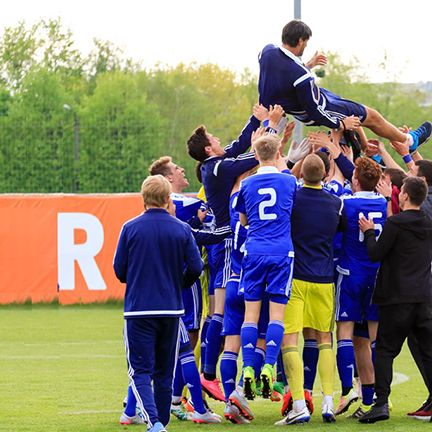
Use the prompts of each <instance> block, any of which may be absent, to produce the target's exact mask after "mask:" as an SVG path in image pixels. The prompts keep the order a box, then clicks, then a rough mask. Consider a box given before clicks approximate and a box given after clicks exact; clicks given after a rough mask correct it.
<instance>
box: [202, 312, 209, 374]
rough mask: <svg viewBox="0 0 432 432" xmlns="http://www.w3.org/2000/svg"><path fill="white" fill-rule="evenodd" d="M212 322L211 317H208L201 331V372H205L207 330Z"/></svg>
mask: <svg viewBox="0 0 432 432" xmlns="http://www.w3.org/2000/svg"><path fill="white" fill-rule="evenodd" d="M210 321H211V317H209V316H208V317H206V319H205V320H204V324H203V326H202V329H201V336H200V339H201V372H204V362H205V358H206V351H207V350H206V348H207V343H206V338H207V330H208V327H209V325H210Z"/></svg>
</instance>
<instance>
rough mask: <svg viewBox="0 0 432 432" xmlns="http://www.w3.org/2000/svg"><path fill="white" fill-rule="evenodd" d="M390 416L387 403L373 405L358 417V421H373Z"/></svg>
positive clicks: (386, 418)
mask: <svg viewBox="0 0 432 432" xmlns="http://www.w3.org/2000/svg"><path fill="white" fill-rule="evenodd" d="M389 418H390V414H389V406H388V403H386V404H384V405H382V406H376V405H373V406H372V408H371V409H370V410H369V411H368V412H367V413H366V414H365V415H363V416H362V417H360V418H359V422H360V423H375V422H377V421H381V420H388V419H389Z"/></svg>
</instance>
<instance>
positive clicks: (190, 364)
mask: <svg viewBox="0 0 432 432" xmlns="http://www.w3.org/2000/svg"><path fill="white" fill-rule="evenodd" d="M180 363H181V369H182V372H183V378H184V381H185V383H186V387H187V388H188V390H189V393H190V394H191V398H192V402H193V405H194V409H195V410H196V411H197V412H199V413H200V414H204V413H205V412H206V409H205V406H204V402H203V397H202V389H201V381H200V376H199V373H198V369H197V365H196V363H195V357H194V355H193V352H192V350H191V349H190V350H189V351H187V352H185V353H182V354H181V355H180Z"/></svg>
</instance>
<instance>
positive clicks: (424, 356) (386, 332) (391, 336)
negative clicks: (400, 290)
mask: <svg viewBox="0 0 432 432" xmlns="http://www.w3.org/2000/svg"><path fill="white" fill-rule="evenodd" d="M379 317H380V320H379V325H378V335H377V341H376V360H375V392H376V395H377V401H376V403H377V405H383V404H384V403H387V401H388V397H389V395H390V385H391V382H392V378H393V360H394V359H395V358H396V357H397V355H398V354H399V353H400V351H401V349H402V346H403V343H404V342H405V339H406V338H407V337H408V335H409V334H412V335H413V336H414V337H415V338H416V339H417V341H418V342H419V344H418V349H419V358H420V359H421V362H422V364H423V367H424V373H425V378H426V380H425V381H427V383H428V390H429V397H430V396H431V395H432V385H431V384H432V303H426V304H425V303H408V304H407V303H404V304H397V305H387V306H379Z"/></svg>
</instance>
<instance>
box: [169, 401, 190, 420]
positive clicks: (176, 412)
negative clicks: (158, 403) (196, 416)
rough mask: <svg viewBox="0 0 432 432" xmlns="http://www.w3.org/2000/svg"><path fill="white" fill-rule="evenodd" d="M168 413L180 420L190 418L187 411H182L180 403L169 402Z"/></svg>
mask: <svg viewBox="0 0 432 432" xmlns="http://www.w3.org/2000/svg"><path fill="white" fill-rule="evenodd" d="M170 413H171V414H172V415H173V416H174V417H177V419H179V420H180V421H187V420H190V418H189V415H188V413H187V412H185V411H183V409H182V404H181V403H180V404H179V405H174V404H171V408H170Z"/></svg>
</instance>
